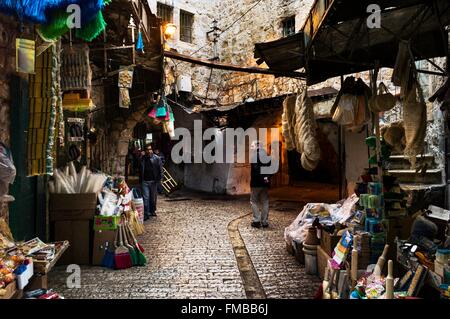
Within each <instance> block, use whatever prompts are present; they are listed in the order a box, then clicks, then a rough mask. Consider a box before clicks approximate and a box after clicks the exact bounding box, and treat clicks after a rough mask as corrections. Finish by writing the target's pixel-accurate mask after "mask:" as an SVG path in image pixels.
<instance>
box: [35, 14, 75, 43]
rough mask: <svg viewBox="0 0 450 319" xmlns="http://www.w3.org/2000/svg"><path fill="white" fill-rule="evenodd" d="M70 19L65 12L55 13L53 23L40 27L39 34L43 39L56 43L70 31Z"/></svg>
mask: <svg viewBox="0 0 450 319" xmlns="http://www.w3.org/2000/svg"><path fill="white" fill-rule="evenodd" d="M68 17H69V14H68V13H67V12H65V11H62V10H59V11H55V12H53V14H52V18H51V21H52V23H50V24H44V25H41V26H39V28H38V29H37V32H38V33H39V35H40V36H41V38H42V39H44V40H46V41H54V40H56V39H58V38H59V37H61V36H62V35H63V34H65V33H66V32H68V31H69V27H68V26H67V18H68Z"/></svg>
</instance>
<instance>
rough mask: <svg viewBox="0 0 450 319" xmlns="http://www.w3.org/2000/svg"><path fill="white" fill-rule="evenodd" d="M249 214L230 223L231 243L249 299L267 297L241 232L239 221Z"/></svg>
mask: <svg viewBox="0 0 450 319" xmlns="http://www.w3.org/2000/svg"><path fill="white" fill-rule="evenodd" d="M248 215H250V214H247V215H244V216H241V217H239V218H237V219H235V220H233V221H232V222H231V223H230V224H228V234H229V236H230V240H231V245H232V246H233V251H234V255H235V256H236V261H237V264H238V268H239V272H240V273H241V278H242V281H243V284H244V290H245V295H246V296H247V299H266V293H265V292H264V288H263V286H262V284H261V281H260V280H259V277H258V273H257V272H256V269H255V266H254V265H253V263H252V259H251V258H250V255H249V253H248V251H247V248H246V247H245V243H244V240H243V239H242V237H241V234H240V232H239V223H240V222H241V220H242V219H243V218H244V217H246V216H248Z"/></svg>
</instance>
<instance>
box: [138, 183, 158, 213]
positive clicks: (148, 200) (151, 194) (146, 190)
mask: <svg viewBox="0 0 450 319" xmlns="http://www.w3.org/2000/svg"><path fill="white" fill-rule="evenodd" d="M157 188H158V182H156V181H150V182H146V181H144V182H143V183H142V197H144V215H145V216H150V215H153V214H155V212H156V201H157V198H158V190H157Z"/></svg>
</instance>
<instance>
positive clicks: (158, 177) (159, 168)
mask: <svg viewBox="0 0 450 319" xmlns="http://www.w3.org/2000/svg"><path fill="white" fill-rule="evenodd" d="M140 160H141V164H140V172H139V182H140V183H142V182H143V181H144V172H145V156H142V157H141V158H140ZM150 161H151V162H152V164H153V176H155V181H156V182H161V181H162V179H163V176H164V173H163V164H162V162H161V158H160V157H159V156H158V155H156V154H153V157H152V158H151V159H150Z"/></svg>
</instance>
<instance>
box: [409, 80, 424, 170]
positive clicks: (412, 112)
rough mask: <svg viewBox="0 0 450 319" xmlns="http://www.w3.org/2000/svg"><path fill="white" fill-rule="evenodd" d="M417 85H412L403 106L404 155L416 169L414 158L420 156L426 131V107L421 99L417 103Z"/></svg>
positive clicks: (418, 88)
mask: <svg viewBox="0 0 450 319" xmlns="http://www.w3.org/2000/svg"><path fill="white" fill-rule="evenodd" d="M417 90H421V89H420V87H418V86H417V85H413V87H412V88H411V90H410V91H409V93H408V95H407V98H406V101H405V103H404V105H403V123H404V127H405V137H406V147H405V151H404V154H405V156H406V157H408V158H409V161H410V163H411V166H412V167H413V168H415V167H416V157H417V155H419V154H421V153H422V152H423V149H424V145H425V135H426V129H427V106H426V104H425V102H424V101H423V99H421V100H422V101H418V98H417Z"/></svg>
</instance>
